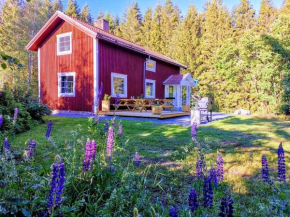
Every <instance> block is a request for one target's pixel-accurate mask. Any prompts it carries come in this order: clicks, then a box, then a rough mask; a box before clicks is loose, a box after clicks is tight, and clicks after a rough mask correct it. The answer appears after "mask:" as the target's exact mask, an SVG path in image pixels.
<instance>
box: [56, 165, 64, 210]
mask: <svg viewBox="0 0 290 217" xmlns="http://www.w3.org/2000/svg"><path fill="white" fill-rule="evenodd" d="M58 169H59V174H58V180H57V189H56V195H55V205H56V207H58V206H59V205H60V203H61V195H62V193H63V189H64V182H65V167H64V163H63V161H62V160H61V161H60V162H59V164H58Z"/></svg>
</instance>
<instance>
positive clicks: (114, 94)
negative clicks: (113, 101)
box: [111, 72, 128, 98]
mask: <svg viewBox="0 0 290 217" xmlns="http://www.w3.org/2000/svg"><path fill="white" fill-rule="evenodd" d="M114 77H117V78H124V94H119V97H122V98H127V97H128V96H127V93H128V81H127V77H128V75H125V74H120V73H116V72H112V73H111V96H112V97H116V96H117V94H116V93H115V92H114V85H113V84H114V82H113V78H114Z"/></svg>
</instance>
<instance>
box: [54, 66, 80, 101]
mask: <svg viewBox="0 0 290 217" xmlns="http://www.w3.org/2000/svg"><path fill="white" fill-rule="evenodd" d="M57 74H58V97H75V96H76V73H75V72H60V73H57ZM62 76H73V82H74V83H73V85H74V86H73V93H61V77H62Z"/></svg>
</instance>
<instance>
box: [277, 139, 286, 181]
mask: <svg viewBox="0 0 290 217" xmlns="http://www.w3.org/2000/svg"><path fill="white" fill-rule="evenodd" d="M277 154H278V176H279V182H286V168H285V153H284V149H283V146H282V142H281V143H280V145H279V148H278V150H277Z"/></svg>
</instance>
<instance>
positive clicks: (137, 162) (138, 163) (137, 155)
mask: <svg viewBox="0 0 290 217" xmlns="http://www.w3.org/2000/svg"><path fill="white" fill-rule="evenodd" d="M134 165H135V166H136V167H139V166H140V155H139V153H138V152H137V151H136V152H135V157H134Z"/></svg>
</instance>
